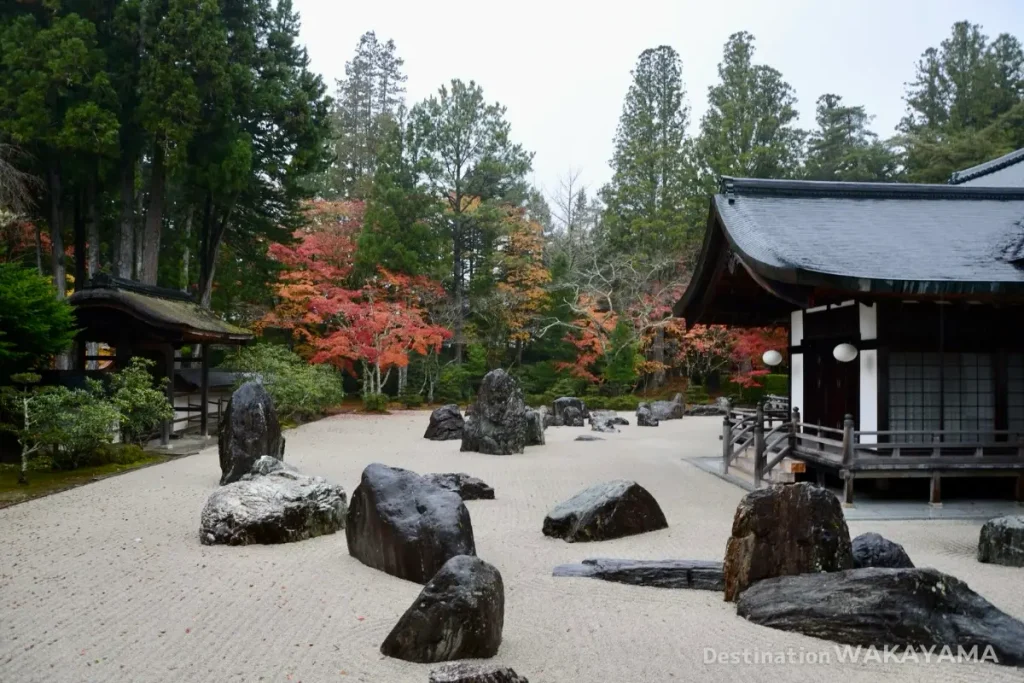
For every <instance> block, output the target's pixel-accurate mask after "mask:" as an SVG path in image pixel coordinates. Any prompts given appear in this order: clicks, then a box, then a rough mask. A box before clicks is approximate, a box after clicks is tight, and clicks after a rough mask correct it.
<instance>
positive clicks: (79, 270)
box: [71, 192, 87, 291]
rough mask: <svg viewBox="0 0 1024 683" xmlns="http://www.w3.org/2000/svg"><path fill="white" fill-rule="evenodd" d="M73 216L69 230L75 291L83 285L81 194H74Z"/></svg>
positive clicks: (84, 268) (83, 232)
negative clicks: (73, 261) (72, 250)
mask: <svg viewBox="0 0 1024 683" xmlns="http://www.w3.org/2000/svg"><path fill="white" fill-rule="evenodd" d="M74 202H75V203H74V215H73V216H72V220H71V230H72V234H73V236H74V241H75V290H76V291H77V290H79V289H81V288H82V287H83V286H84V285H85V279H86V277H87V275H86V265H85V263H86V256H85V207H84V206H83V205H82V204H83V202H82V193H81V192H76V193H75V200H74Z"/></svg>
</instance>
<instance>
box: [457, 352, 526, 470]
mask: <svg viewBox="0 0 1024 683" xmlns="http://www.w3.org/2000/svg"><path fill="white" fill-rule="evenodd" d="M526 441H527V419H526V403H524V402H523V390H522V389H521V388H520V387H519V383H518V382H517V381H516V380H515V378H514V377H512V375H510V374H508V373H507V372H505V371H504V370H501V369H498V370H491V371H490V372H488V373H487V374H486V375H485V376H484V380H483V383H482V384H481V385H480V391H479V392H478V393H477V396H476V402H475V403H474V404H473V414H472V416H470V418H469V420H468V421H467V422H466V426H465V428H464V429H463V430H462V449H461V450H463V451H473V452H476V453H488V454H490V455H511V454H512V453H522V452H523V449H524V448H525V446H526Z"/></svg>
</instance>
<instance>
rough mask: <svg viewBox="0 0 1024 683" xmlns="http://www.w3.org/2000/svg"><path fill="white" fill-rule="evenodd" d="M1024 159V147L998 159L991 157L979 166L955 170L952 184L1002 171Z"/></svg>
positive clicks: (951, 178) (950, 181) (950, 182)
mask: <svg viewBox="0 0 1024 683" xmlns="http://www.w3.org/2000/svg"><path fill="white" fill-rule="evenodd" d="M1021 161H1024V148H1021V149H1018V150H1015V151H1013V152H1010V153H1009V154H1004V155H1003V156H1001V157H998V158H996V159H990V160H989V161H986V162H984V163H981V164H978V165H977V166H971V167H970V168H965V169H963V170H962V171H953V175H951V176H950V177H949V184H950V185H958V184H960V183H965V182H967V181H968V180H974V179H975V178H980V177H981V176H984V175H988V174H989V173H995V172H996V171H1001V170H1003V169H1004V168H1006V167H1007V166H1013V165H1014V164H1017V163H1020V162H1021Z"/></svg>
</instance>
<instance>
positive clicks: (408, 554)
mask: <svg viewBox="0 0 1024 683" xmlns="http://www.w3.org/2000/svg"><path fill="white" fill-rule="evenodd" d="M345 538H346V540H347V541H348V552H349V554H350V555H351V556H352V557H354V558H356V559H357V560H359V561H360V562H362V563H363V564H365V565H367V566H370V567H373V568H374V569H380V570H381V571H383V572H387V573H388V574H391V575H392V576H397V577H398V578H400V579H407V580H409V581H415V582H416V583H426V582H427V581H428V580H429V579H430V577H432V576H433V575H434V574H436V573H437V570H438V569H440V568H441V567H442V566H443V565H444V563H445V562H447V561H448V560H450V559H451V558H453V557H455V556H456V555H475V554H476V544H475V542H474V540H473V523H472V522H471V521H470V519H469V510H467V509H466V505H465V504H464V503H463V502H462V498H460V497H459V494H457V493H454V492H452V491H449V490H448V489H446V488H444V487H442V486H440V485H438V484H436V483H434V482H432V481H430V480H429V479H427V478H426V477H421V476H420V475H418V474H416V473H415V472H410V471H409V470H403V469H399V468H397V467H388V466H387V465H381V464H379V463H374V464H372V465H368V466H367V467H366V469H364V470H363V476H362V479H361V480H360V482H359V486H357V487H356V490H355V491H354V492H353V493H352V501H351V503H350V504H349V508H348V518H347V519H346V521H345Z"/></svg>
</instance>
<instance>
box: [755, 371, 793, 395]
mask: <svg viewBox="0 0 1024 683" xmlns="http://www.w3.org/2000/svg"><path fill="white" fill-rule="evenodd" d="M761 384H762V385H764V392H765V393H766V394H772V395H775V396H788V395H789V375H776V374H772V375H765V376H764V377H763V378H762V379H761Z"/></svg>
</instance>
